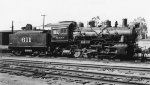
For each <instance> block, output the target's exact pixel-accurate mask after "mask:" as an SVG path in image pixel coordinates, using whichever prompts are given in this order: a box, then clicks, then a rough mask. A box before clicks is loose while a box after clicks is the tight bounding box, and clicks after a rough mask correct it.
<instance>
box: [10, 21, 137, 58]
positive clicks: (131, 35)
mask: <svg viewBox="0 0 150 85" xmlns="http://www.w3.org/2000/svg"><path fill="white" fill-rule="evenodd" d="M117 25H118V23H117V22H116V23H115V26H114V27H112V26H111V21H109V20H107V21H106V22H105V25H104V26H95V22H94V21H90V22H89V27H83V24H80V26H79V25H78V24H77V23H76V22H75V21H62V22H59V23H57V24H52V25H51V30H33V29H32V28H31V27H32V26H26V28H25V29H24V30H22V31H18V32H16V33H13V34H11V35H10V37H9V39H10V40H9V41H10V43H9V49H11V50H12V52H13V53H14V54H15V55H23V54H25V55H26V54H31V55H50V56H68V57H87V58H91V57H94V58H126V59H127V58H132V57H133V56H134V54H135V49H136V39H137V36H138V34H137V32H136V28H138V26H137V25H135V26H134V27H129V26H128V25H127V19H123V24H122V26H120V27H119V26H117Z"/></svg>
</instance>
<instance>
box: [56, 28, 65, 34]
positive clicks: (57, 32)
mask: <svg viewBox="0 0 150 85" xmlns="http://www.w3.org/2000/svg"><path fill="white" fill-rule="evenodd" d="M53 34H67V28H63V29H53Z"/></svg>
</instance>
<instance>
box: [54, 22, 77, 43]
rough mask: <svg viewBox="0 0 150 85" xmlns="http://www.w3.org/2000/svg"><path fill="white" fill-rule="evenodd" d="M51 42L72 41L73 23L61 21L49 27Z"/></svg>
mask: <svg viewBox="0 0 150 85" xmlns="http://www.w3.org/2000/svg"><path fill="white" fill-rule="evenodd" d="M51 27H52V30H51V34H52V38H51V42H58V43H59V42H69V41H72V40H73V31H74V30H75V28H76V22H74V21H62V22H59V23H58V24H54V25H52V26H51Z"/></svg>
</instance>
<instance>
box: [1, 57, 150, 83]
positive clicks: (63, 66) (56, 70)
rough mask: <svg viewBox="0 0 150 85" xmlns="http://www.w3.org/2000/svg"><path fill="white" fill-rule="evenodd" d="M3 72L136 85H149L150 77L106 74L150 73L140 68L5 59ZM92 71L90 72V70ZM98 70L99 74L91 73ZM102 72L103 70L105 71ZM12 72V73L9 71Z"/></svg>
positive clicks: (2, 63) (2, 62)
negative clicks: (118, 71)
mask: <svg viewBox="0 0 150 85" xmlns="http://www.w3.org/2000/svg"><path fill="white" fill-rule="evenodd" d="M0 62H1V71H3V70H5V71H6V70H7V71H9V70H11V71H16V72H17V71H22V72H30V73H34V74H35V73H37V74H42V75H43V76H48V75H55V76H63V77H64V76H66V77H73V78H80V79H88V80H93V81H103V82H113V83H119V84H118V85H120V84H124V85H127V84H133V85H134V84H135V85H149V84H150V82H149V81H150V77H144V76H139V75H138V76H136V75H131V74H130V75H129V74H115V73H113V72H105V71H106V69H107V70H108V69H109V70H110V69H111V71H112V69H113V70H123V71H130V73H132V72H131V71H137V72H148V71H150V69H149V68H140V67H136V68H133V67H121V66H107V65H90V64H74V63H73V64H72V63H71V64H70V63H61V62H41V61H29V60H12V59H4V60H0ZM89 69H90V70H89ZM91 69H92V70H93V69H94V70H98V71H97V72H95V71H91ZM104 69H105V71H103V72H102V70H104ZM9 72H10V71H9Z"/></svg>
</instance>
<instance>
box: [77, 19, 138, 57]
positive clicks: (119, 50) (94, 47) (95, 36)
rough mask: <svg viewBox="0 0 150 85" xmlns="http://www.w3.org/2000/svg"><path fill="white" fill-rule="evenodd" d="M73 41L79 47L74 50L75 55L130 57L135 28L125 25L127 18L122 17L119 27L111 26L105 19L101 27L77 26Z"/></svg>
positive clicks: (132, 51)
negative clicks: (76, 42)
mask: <svg viewBox="0 0 150 85" xmlns="http://www.w3.org/2000/svg"><path fill="white" fill-rule="evenodd" d="M74 37H75V39H76V40H75V41H80V43H78V44H79V45H80V47H79V48H78V51H75V53H74V56H75V57H80V56H83V57H98V58H106V57H107V58H124V59H127V58H132V57H133V55H134V49H135V42H136V38H137V33H136V28H135V27H132V28H130V27H128V26H127V19H123V24H122V26H121V27H117V26H116V25H115V26H114V27H112V26H111V22H110V21H109V20H108V21H106V25H105V26H102V27H93V25H92V26H91V27H86V28H79V29H77V30H76V32H74Z"/></svg>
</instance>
